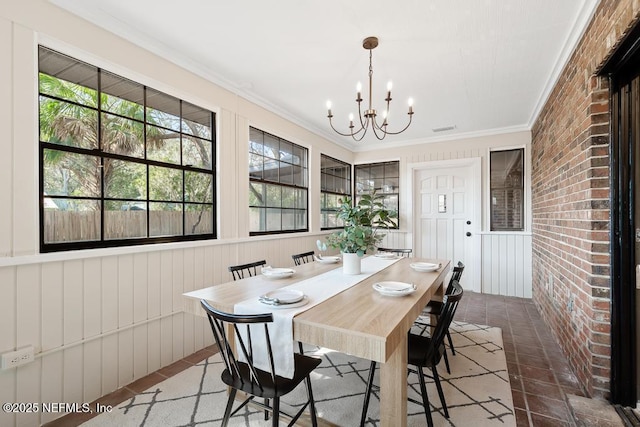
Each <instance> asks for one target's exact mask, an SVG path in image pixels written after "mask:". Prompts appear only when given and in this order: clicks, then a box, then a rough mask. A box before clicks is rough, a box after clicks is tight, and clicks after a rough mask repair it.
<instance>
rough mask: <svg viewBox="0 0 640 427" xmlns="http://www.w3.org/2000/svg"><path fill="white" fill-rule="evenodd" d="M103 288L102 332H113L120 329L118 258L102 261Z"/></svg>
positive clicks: (107, 258) (108, 258)
mask: <svg viewBox="0 0 640 427" xmlns="http://www.w3.org/2000/svg"><path fill="white" fill-rule="evenodd" d="M101 273H102V286H101V289H100V295H101V296H102V298H101V300H100V302H101V304H102V332H103V333H104V332H109V331H113V330H114V329H116V328H117V327H118V258H117V257H106V258H103V259H102V272H101Z"/></svg>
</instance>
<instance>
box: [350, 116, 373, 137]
mask: <svg viewBox="0 0 640 427" xmlns="http://www.w3.org/2000/svg"><path fill="white" fill-rule="evenodd" d="M368 128H369V118H367V119H366V120H365V122H364V123H362V124H361V126H360V129H358V130H357V131H356V132H354V131H353V129H351V135H350V136H351V137H352V138H353V139H354V140H355V141H361V140H362V138H364V136H365V135H366V134H367V129H368ZM360 132H363V133H362V136H361V137H360V138H356V136H357V135H358V134H359V133H360Z"/></svg>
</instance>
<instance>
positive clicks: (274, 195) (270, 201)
mask: <svg viewBox="0 0 640 427" xmlns="http://www.w3.org/2000/svg"><path fill="white" fill-rule="evenodd" d="M267 206H270V207H278V208H279V207H281V206H282V187H280V186H279V185H267Z"/></svg>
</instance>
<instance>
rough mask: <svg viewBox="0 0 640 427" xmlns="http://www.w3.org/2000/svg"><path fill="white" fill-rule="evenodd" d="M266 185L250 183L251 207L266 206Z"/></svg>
mask: <svg viewBox="0 0 640 427" xmlns="http://www.w3.org/2000/svg"><path fill="white" fill-rule="evenodd" d="M265 191H266V190H265V185H264V184H260V183H257V182H250V183H249V206H264V205H265V203H266V195H265Z"/></svg>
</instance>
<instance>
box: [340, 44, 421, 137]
mask: <svg viewBox="0 0 640 427" xmlns="http://www.w3.org/2000/svg"><path fill="white" fill-rule="evenodd" d="M377 46H378V38H377V37H367V38H366V39H364V41H363V42H362V47H364V48H365V49H367V50H368V51H369V108H368V109H367V110H365V111H364V115H363V114H362V108H361V104H362V96H361V91H362V84H360V82H358V85H357V86H356V91H357V93H358V95H357V97H356V102H357V103H358V119H359V121H360V127H359V129H358V130H356V131H354V128H355V126H354V125H353V119H354V117H353V114H350V115H349V133H342V132H340V131H338V130H337V129H336V128H335V127H334V126H333V122H332V121H331V119H332V118H333V114H331V101H327V110H328V114H327V117H328V118H329V124H330V125H331V129H333V130H334V131H335V132H336V133H338V134H340V135H342V136H350V137H352V138H353V139H354V140H355V141H362V138H364V136H365V135H366V134H367V130H369V125H371V129H373V133H374V135H375V136H376V138H378V139H379V140H383V139H384V138H385V137H386V136H387V135H398V134H400V133H402V132H404V131H405V130H407V128H408V127H409V125H411V119H412V117H413V99H411V98H409V112H408V113H407V114H408V115H409V123H407V125H406V126H405V127H404V129H402V130H400V131H398V132H390V131H388V130H387V126H388V125H389V123H388V120H387V119H388V117H389V105H390V103H391V82H389V83H387V98H386V99H385V101H386V102H387V107H386V108H385V110H384V111H383V112H382V124H378V121H377V120H376V116H377V111H376V110H375V109H374V108H373V105H372V102H373V101H372V99H373V97H372V88H373V66H372V65H371V64H372V61H371V58H372V56H373V55H372V51H373V49H375V48H376V47H377ZM363 116H364V117H363Z"/></svg>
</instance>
